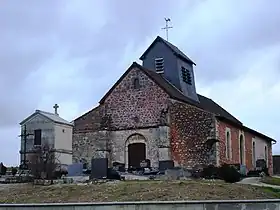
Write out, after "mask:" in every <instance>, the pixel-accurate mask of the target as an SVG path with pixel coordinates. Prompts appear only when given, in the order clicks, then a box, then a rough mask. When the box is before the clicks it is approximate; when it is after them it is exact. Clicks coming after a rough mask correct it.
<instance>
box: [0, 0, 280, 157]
mask: <svg viewBox="0 0 280 210" xmlns="http://www.w3.org/2000/svg"><path fill="white" fill-rule="evenodd" d="M279 4H280V3H279V2H278V1H276V0H275V1H271V2H270V4H267V2H266V1H252V0H251V1H246V2H244V1H240V0H239V1H222V0H207V1H206V0H196V1H183V0H182V1H177V2H176V4H174V1H165V2H164V3H162V1H159V0H156V1H148V0H143V1H138V2H131V1H128V0H124V1H97V0H94V1H83V2H80V1H74V0H73V1H65V0H60V1H56V0H50V1H48V3H46V2H41V1H40V2H38V1H35V0H29V1H26V2H25V4H23V3H15V2H12V1H5V2H4V3H2V4H1V8H0V29H1V33H0V88H1V89H0V96H1V99H0V100H1V103H0V110H1V111H0V114H1V118H0V135H1V136H2V137H3V139H4V140H2V139H1V140H0V142H1V143H4V142H5V143H6V142H7V140H6V139H9V142H10V144H11V146H8V147H9V148H8V149H7V151H14V153H15V154H17V150H18V148H17V149H15V148H16V145H18V146H19V139H18V137H17V135H18V132H16V131H17V130H18V127H19V126H18V122H20V121H21V120H23V119H24V118H25V117H27V116H28V115H29V114H31V113H32V112H33V111H34V110H35V109H43V110H46V111H52V106H53V104H54V103H58V104H59V105H60V108H59V112H60V115H61V116H63V117H64V118H66V119H67V120H73V119H74V118H75V117H77V116H79V115H80V114H82V113H84V112H85V111H87V110H88V109H91V108H93V107H94V106H95V105H96V104H97V103H98V101H99V100H100V98H101V97H102V96H103V95H104V94H105V92H106V91H107V90H108V89H109V88H110V87H111V86H112V85H113V84H114V83H115V82H116V80H117V79H118V78H119V77H120V76H121V74H122V73H123V72H124V71H125V70H126V69H127V68H128V67H129V66H130V65H131V63H132V62H133V61H135V60H136V61H137V60H138V58H139V57H140V55H141V54H142V53H143V52H144V50H145V49H146V48H147V47H148V46H149V44H150V43H151V42H152V41H153V39H154V38H155V37H156V36H157V35H161V36H163V37H164V36H165V32H164V31H163V30H161V28H162V27H164V24H165V23H164V19H163V18H164V17H170V18H171V20H172V22H171V25H172V26H173V29H171V30H170V35H169V37H170V41H171V42H172V43H174V44H175V45H177V46H178V47H179V48H180V49H182V50H183V51H184V52H186V54H187V55H188V56H190V57H191V58H192V59H193V60H194V61H195V62H196V63H197V67H195V73H196V79H197V85H198V90H199V91H200V92H202V93H205V94H206V95H208V96H210V97H211V98H213V99H215V100H216V101H218V102H219V103H220V104H221V105H223V106H224V107H225V108H227V109H228V110H229V111H231V112H233V114H235V115H236V116H238V117H239V118H240V119H241V120H243V121H244V122H245V123H246V125H248V126H252V127H254V128H257V129H259V130H261V131H264V132H267V133H268V134H272V135H273V136H275V137H280V134H279V133H277V129H276V128H275V126H274V124H275V122H276V120H277V118H279V117H280V116H278V115H277V113H276V112H277V106H279V103H280V102H279V100H278V98H277V94H279V92H280V89H279V85H278V84H279V80H278V78H279V77H278V76H279V62H278V61H279V56H280V54H279V38H278V34H279V31H278V30H279V29H278V27H277V26H278V25H279V22H280V16H279V15H278V14H277V8H279V6H280V5H279ZM241 101H242V102H241ZM236 104H238V106H237V105H236ZM268 106H269V109H268V108H267V107H268ZM259 118H261V120H260V119H259ZM3 150H4V149H1V151H0V161H1V160H2V159H4V160H5V161H7V162H8V163H16V162H17V161H18V157H14V158H7V157H11V155H10V154H12V152H11V153H9V154H6V153H4V152H3ZM5 150H6V149H5ZM279 151H280V150H279ZM9 161H10V162H9Z"/></svg>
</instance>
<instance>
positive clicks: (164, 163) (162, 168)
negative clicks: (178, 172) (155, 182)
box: [159, 160, 174, 171]
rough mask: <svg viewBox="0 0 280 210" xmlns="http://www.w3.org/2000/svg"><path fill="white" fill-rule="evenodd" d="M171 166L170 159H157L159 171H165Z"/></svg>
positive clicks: (172, 164) (172, 166) (172, 163)
mask: <svg viewBox="0 0 280 210" xmlns="http://www.w3.org/2000/svg"><path fill="white" fill-rule="evenodd" d="M172 168H174V162H173V161H172V160H163V161H159V171H165V170H167V169H172Z"/></svg>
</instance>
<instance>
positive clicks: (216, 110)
mask: <svg viewBox="0 0 280 210" xmlns="http://www.w3.org/2000/svg"><path fill="white" fill-rule="evenodd" d="M135 67H136V68H138V69H140V70H142V72H144V73H145V74H146V75H147V76H148V77H149V78H151V79H152V80H153V81H154V82H155V83H156V84H157V85H159V86H160V87H161V88H162V89H163V90H164V91H165V92H166V93H167V94H168V95H169V96H170V97H171V98H173V99H176V100H179V101H182V102H185V103H187V104H190V105H193V106H196V107H198V108H200V109H202V110H205V111H208V112H210V113H213V114H215V116H216V117H217V118H218V119H220V120H224V121H227V122H229V123H232V124H234V125H236V126H238V127H241V128H242V129H244V130H247V131H249V132H251V133H253V134H255V135H257V136H260V137H262V138H265V139H267V140H269V141H273V142H276V141H275V140H274V139H272V138H270V137H268V136H266V135H264V134H262V133H260V132H258V131H255V130H253V129H251V128H249V127H246V126H244V125H243V124H242V122H241V121H239V120H238V119H237V118H235V117H234V116H233V115H231V114H230V113H229V112H228V111H226V110H225V109H224V108H223V107H221V106H220V105H219V104H218V103H216V102H215V101H213V100H212V99H210V98H207V97H205V96H203V95H200V94H198V98H199V102H197V101H194V100H192V99H190V98H188V97H187V96H185V95H184V94H183V93H182V92H181V91H180V90H179V89H177V88H176V87H175V86H174V85H173V84H171V83H170V82H169V81H168V80H166V79H165V78H164V77H162V76H161V75H160V74H158V73H156V72H154V71H152V70H149V69H146V68H144V67H143V66H142V65H140V64H138V63H136V62H133V64H132V65H131V66H130V67H129V68H128V70H127V71H126V72H125V73H124V74H123V75H122V76H121V77H120V79H119V80H118V81H117V82H116V83H115V84H114V85H113V87H112V88H111V89H110V90H109V91H108V92H107V93H106V94H105V95H104V96H103V98H102V99H101V100H100V102H99V103H100V104H102V103H103V102H104V101H105V100H106V98H107V97H108V96H109V95H110V93H111V92H112V91H113V90H114V89H115V88H116V86H117V85H118V84H119V83H120V82H121V81H122V80H123V78H124V77H125V76H126V75H127V74H128V73H129V72H130V70H131V69H133V68H135Z"/></svg>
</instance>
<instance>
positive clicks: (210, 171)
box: [202, 165, 219, 179]
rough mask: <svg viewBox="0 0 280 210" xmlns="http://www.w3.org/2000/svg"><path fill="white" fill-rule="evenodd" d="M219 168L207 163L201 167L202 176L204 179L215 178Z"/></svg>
mask: <svg viewBox="0 0 280 210" xmlns="http://www.w3.org/2000/svg"><path fill="white" fill-rule="evenodd" d="M218 172H219V168H217V167H215V166H214V165H209V166H207V167H204V168H203V171H202V177H203V178H205V179H217V178H218Z"/></svg>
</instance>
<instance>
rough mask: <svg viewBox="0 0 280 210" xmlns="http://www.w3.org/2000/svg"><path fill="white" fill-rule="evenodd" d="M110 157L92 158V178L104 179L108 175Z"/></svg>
mask: <svg viewBox="0 0 280 210" xmlns="http://www.w3.org/2000/svg"><path fill="white" fill-rule="evenodd" d="M107 172H108V158H93V159H92V160H91V179H103V178H106V177H107Z"/></svg>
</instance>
